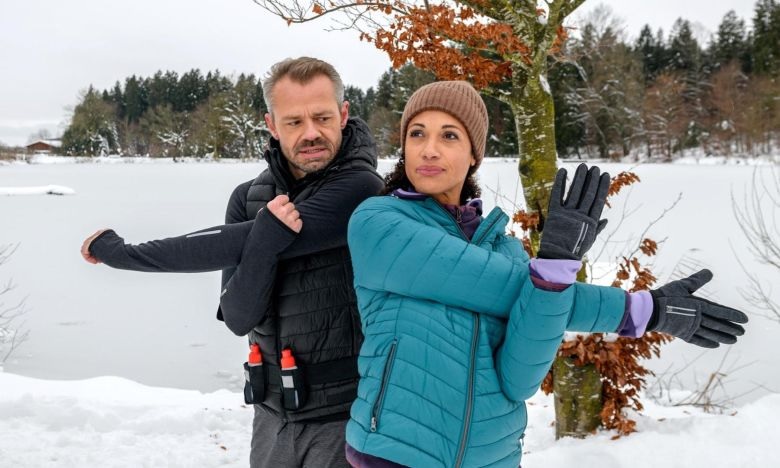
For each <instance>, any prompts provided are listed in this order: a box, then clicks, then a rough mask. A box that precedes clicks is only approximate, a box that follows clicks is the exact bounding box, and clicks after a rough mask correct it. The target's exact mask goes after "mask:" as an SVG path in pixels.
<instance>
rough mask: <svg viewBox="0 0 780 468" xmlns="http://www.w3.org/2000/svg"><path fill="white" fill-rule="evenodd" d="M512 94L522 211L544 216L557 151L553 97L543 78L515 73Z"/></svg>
mask: <svg viewBox="0 0 780 468" xmlns="http://www.w3.org/2000/svg"><path fill="white" fill-rule="evenodd" d="M514 76H515V78H513V82H514V83H513V87H514V89H515V90H516V91H515V94H514V96H512V97H511V98H510V99H509V105H510V107H511V109H512V114H513V115H514V119H515V128H516V130H517V147H518V153H519V154H518V156H519V160H520V162H519V165H518V170H519V172H520V181H521V183H522V185H523V195H524V198H525V202H526V212H528V213H541V214H542V215H543V216H547V201H548V200H549V197H550V189H551V187H552V183H553V180H554V179H555V172H556V170H557V167H556V160H557V156H558V155H557V151H556V149H555V109H554V107H553V98H552V95H551V94H550V92H549V87H547V86H546V81H545V82H544V84H543V81H542V80H543V79H544V78H543V77H541V75H537V76H530V77H529V76H524V74H523V73H517V70H516V73H515V75H514ZM531 242H532V244H533V246H534V251H536V250H538V248H539V234H538V233H536V232H534V233H533V234H532V236H531Z"/></svg>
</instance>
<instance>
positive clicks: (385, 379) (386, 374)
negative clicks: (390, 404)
mask: <svg viewBox="0 0 780 468" xmlns="http://www.w3.org/2000/svg"><path fill="white" fill-rule="evenodd" d="M397 346H398V339H394V340H393V343H392V344H391V345H390V352H389V353H388V354H387V362H385V369H384V371H382V386H381V387H380V389H379V395H378V396H377V397H376V402H374V407H373V408H372V410H371V432H376V430H377V425H379V413H380V412H381V411H382V405H383V404H384V402H385V393H386V392H387V385H388V384H389V382H390V371H391V370H392V368H393V361H394V360H395V350H396V347H397Z"/></svg>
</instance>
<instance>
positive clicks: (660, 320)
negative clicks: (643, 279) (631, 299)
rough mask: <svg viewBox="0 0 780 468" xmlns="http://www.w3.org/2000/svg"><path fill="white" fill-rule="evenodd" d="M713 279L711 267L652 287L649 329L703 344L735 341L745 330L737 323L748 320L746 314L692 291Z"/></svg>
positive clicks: (709, 345)
mask: <svg viewBox="0 0 780 468" xmlns="http://www.w3.org/2000/svg"><path fill="white" fill-rule="evenodd" d="M711 279H712V272H710V270H701V271H699V272H698V273H695V274H693V275H691V276H689V277H687V278H685V279H681V280H677V281H672V282H671V283H669V284H667V285H664V286H662V287H660V288H658V289H654V290H652V291H650V295H652V296H653V315H652V316H651V318H650V323H648V325H647V330H648V331H658V332H662V333H668V334H670V335H674V336H676V337H678V338H682V339H683V340H685V341H687V342H688V343H692V344H695V345H697V346H701V347H703V348H717V347H718V346H720V343H725V344H733V343H736V341H737V337H738V336H741V335H743V334H744V333H745V329H744V328H742V327H741V326H739V325H738V324H740V323H747V321H748V317H747V315H745V314H744V313H742V312H740V311H738V310H736V309H732V308H730V307H726V306H722V305H720V304H716V303H714V302H711V301H708V300H706V299H702V298H700V297H696V296H693V295H692V294H693V293H694V292H695V291H696V290H697V289H699V288H700V287H702V286H704V285H705V284H706V283H707V282H709V281H710V280H711Z"/></svg>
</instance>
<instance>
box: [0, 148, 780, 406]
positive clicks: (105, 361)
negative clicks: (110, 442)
mask: <svg viewBox="0 0 780 468" xmlns="http://www.w3.org/2000/svg"><path fill="white" fill-rule="evenodd" d="M390 165H391V163H390V162H387V161H384V162H382V163H381V165H380V170H381V171H387V170H388V169H389V168H390ZM567 166H568V167H573V166H574V164H567ZM601 166H602V168H603V169H606V170H608V171H610V172H611V173H612V174H613V175H614V174H615V173H617V172H619V171H621V170H625V169H628V168H630V166H628V165H621V164H601ZM264 167H265V164H264V163H236V164H227V163H224V164H217V163H198V164H195V163H192V164H173V163H162V164H73V163H69V164H41V165H11V166H0V187H22V186H43V185H52V184H53V185H60V186H65V187H70V188H72V189H74V190H75V191H76V194H75V195H70V196H45V195H26V196H2V197H0V223H1V224H0V227H1V228H0V244H16V243H18V244H19V247H18V249H17V251H16V252H15V254H14V255H13V256H12V257H11V259H10V260H9V262H8V263H7V264H5V265H3V266H2V267H0V282H2V283H5V282H6V281H7V280H8V279H9V278H12V279H13V280H14V282H15V283H16V284H17V285H18V287H17V289H16V290H15V291H13V293H12V294H11V295H10V298H8V299H6V298H3V302H5V303H6V304H8V303H11V302H13V300H14V299H18V298H21V297H23V296H27V297H28V299H27V307H28V312H27V314H26V315H25V317H24V320H25V327H26V328H27V329H29V330H30V331H31V333H30V338H29V340H28V341H27V342H26V343H25V344H24V345H23V347H21V348H20V349H19V350H18V351H17V353H16V354H14V355H13V356H12V357H11V358H10V359H9V360H8V361H7V362H6V363H5V369H6V370H7V371H8V372H12V373H16V374H21V375H27V376H31V377H39V378H47V379H82V378H86V377H94V376H102V375H116V376H121V377H125V378H129V379H132V380H135V381H137V382H141V383H144V384H148V385H155V386H167V387H177V388H186V389H198V390H201V391H212V390H215V389H218V388H228V389H231V390H234V391H235V390H238V389H239V387H240V385H241V384H242V380H241V379H242V375H241V363H242V362H243V361H244V360H245V358H246V339H245V338H243V337H236V336H234V335H233V334H232V333H230V332H229V331H228V330H227V328H226V327H225V326H224V325H223V324H222V323H221V322H218V321H217V320H216V319H215V313H216V306H217V302H218V294H219V274H218V273H208V274H191V275H186V274H148V273H134V272H126V271H118V270H112V269H110V268H107V267H105V266H93V265H89V264H87V263H86V262H84V261H83V260H82V259H81V256H80V255H79V247H80V245H81V242H82V241H83V239H84V238H85V237H86V236H87V235H89V234H91V233H92V232H94V231H95V230H96V229H98V228H103V227H111V228H114V229H116V230H117V232H118V233H119V234H120V235H122V236H124V237H125V238H126V239H127V240H128V241H129V242H133V243H138V242H142V241H145V240H150V239H154V238H161V237H168V236H171V235H178V234H183V233H186V232H189V231H193V230H196V229H200V228H205V227H208V226H213V225H217V224H221V223H222V219H223V215H224V209H225V205H226V203H227V199H228V197H229V195H230V193H231V191H232V190H233V188H234V187H235V186H236V185H237V184H239V183H241V182H243V181H246V180H249V179H251V178H254V177H255V176H256V175H257V174H258V173H259V172H260V171H261V170H262V169H263V168H264ZM632 170H633V171H634V172H636V173H637V174H638V175H639V176H640V177H641V178H642V182H641V183H639V184H637V185H635V186H634V187H633V189H631V190H630V192H625V193H623V194H621V196H620V197H619V199H617V200H615V201H614V203H613V208H612V209H611V210H608V212H607V213H606V216H607V217H609V218H610V225H609V226H608V227H607V229H606V231H605V233H604V234H602V237H603V238H604V235H605V234H606V235H607V236H608V235H609V233H610V232H611V231H612V229H613V228H615V227H617V225H618V224H621V223H620V222H619V220H620V217H621V213H624V212H625V211H626V210H628V211H630V212H632V214H631V215H630V216H629V217H628V218H626V219H625V220H623V222H622V225H621V226H620V230H619V232H618V233H617V234H615V235H614V236H612V237H611V238H610V242H609V243H608V245H607V246H606V249H605V254H604V255H602V257H601V258H600V259H599V261H601V262H612V261H613V260H614V256H615V255H618V254H619V253H625V252H626V251H627V250H628V249H627V245H628V244H626V243H624V241H629V240H631V239H632V238H633V239H634V245H635V244H636V241H637V240H638V238H637V237H636V236H639V235H640V234H641V232H642V231H643V230H644V229H645V228H646V226H647V225H648V223H650V222H651V221H652V220H654V219H656V218H657V217H658V216H659V215H661V213H662V212H663V210H664V209H665V208H667V207H669V206H671V205H672V204H673V203H674V202H675V200H676V199H677V198H678V195H679V194H682V198H681V199H680V201H679V203H678V204H677V206H676V207H675V208H674V209H673V210H672V211H671V212H669V213H668V214H667V215H666V216H665V217H664V218H663V219H661V220H660V221H659V222H658V223H657V224H655V225H654V226H653V227H652V229H651V230H650V231H649V233H648V235H649V236H650V237H651V238H654V239H656V240H661V239H664V238H666V241H665V242H664V243H663V244H662V245H661V247H660V250H659V256H658V257H656V258H655V259H654V272H655V274H656V276H658V277H659V279H660V280H661V281H662V282H663V281H666V280H667V279H668V278H669V276H670V275H671V274H672V273H673V271H674V269H675V266H676V265H677V264H678V260H679V259H681V258H683V257H685V258H686V259H688V262H687V263H695V264H699V265H702V266H706V267H708V268H710V269H712V270H713V272H714V273H715V279H714V280H713V282H711V283H710V284H709V285H708V286H707V287H706V288H705V289H704V291H703V294H704V295H706V296H707V297H709V298H710V299H712V300H715V301H719V302H723V303H726V304H729V305H732V306H735V307H738V308H743V309H745V310H746V311H747V312H750V311H749V310H748V306H747V304H746V302H745V300H744V299H743V298H742V297H741V295H740V294H739V292H738V290H737V288H745V287H747V281H746V279H745V278H744V273H743V272H742V269H741V268H740V266H739V264H738V263H737V259H736V257H739V258H740V260H741V261H742V263H743V264H745V265H746V266H748V267H749V268H752V269H753V270H754V271H756V272H757V273H758V274H760V275H762V276H763V277H764V278H765V279H766V281H767V282H770V281H771V282H773V283H775V284H780V281H778V280H780V278H778V277H777V272H776V270H775V271H773V270H771V269H769V268H766V267H763V266H761V265H759V264H758V263H757V262H756V261H755V259H753V258H752V257H751V256H750V255H749V254H748V252H747V246H746V245H745V243H744V242H743V241H742V240H741V237H742V234H741V231H740V230H739V227H738V225H737V222H736V220H735V218H734V216H733V214H732V210H731V193H732V192H733V193H734V194H736V195H738V196H741V194H742V193H744V191H745V190H747V188H748V187H749V184H750V183H751V180H752V177H753V172H754V168H753V167H747V166H741V165H735V166H734V165H730V166H722V165H702V166H695V165H649V164H648V165H641V166H637V167H633V169H632ZM755 170H758V171H759V172H760V173H764V174H765V175H769V174H770V173H771V171H772V170H771V168H770V167H767V166H764V167H759V168H758V169H755ZM480 174H481V183H482V186H483V188H484V190H483V199H484V201H485V204H486V206H487V208H488V209H490V208H491V207H492V206H495V205H496V204H498V205H500V206H502V207H504V208H511V207H512V204H513V202H512V200H516V199H519V197H520V191H519V189H518V182H517V176H516V174H517V169H516V163H515V162H513V161H499V160H488V161H486V162H485V164H483V166H482V168H481V169H480ZM496 191H499V192H500V193H501V194H502V196H501V197H499V196H497V195H496V194H495V192H496ZM626 203H627V205H626V210H624V206H623V205H624V204H626ZM600 250H601V248H600V245H599V244H597V245H596V246H595V247H594V249H593V252H598V251H600ZM685 271H688V270H685ZM774 293H775V299H776V300H778V299H780V298H778V295H780V291H778V288H777V287H776V288H775V291H774ZM747 328H748V333H747V335H746V336H745V337H744V338H743V339H742V340H741V341H740V342H739V343H738V344H737V345H735V346H732V347H731V348H730V351H729V352H728V354H727V355H726V351H727V350H728V349H729V348H722V349H719V350H716V351H711V352H707V353H705V354H703V355H702V351H701V349H700V348H696V347H693V346H691V345H688V344H686V343H683V342H675V343H672V344H671V345H667V346H666V347H664V348H663V350H662V357H661V359H658V360H654V361H652V362H651V364H650V367H651V368H652V369H655V370H656V371H658V372H663V371H669V372H672V371H671V370H680V369H683V368H685V370H684V371H681V372H680V374H679V375H678V376H677V378H676V380H678V383H680V384H681V385H683V386H687V387H689V388H690V387H692V386H695V385H697V384H702V383H703V382H704V381H706V379H707V378H708V376H709V374H710V373H711V372H713V371H715V370H717V368H718V366H719V365H720V362H721V360H723V359H724V358H725V362H726V364H725V366H724V367H723V368H722V369H721V371H723V372H727V373H728V374H729V375H728V377H727V378H726V380H727V381H728V382H729V383H728V387H727V393H728V394H729V395H730V396H731V397H737V396H739V395H740V394H742V393H743V392H748V391H751V392H750V393H748V394H747V395H745V396H744V397H741V398H740V399H748V400H752V399H754V398H756V397H758V396H760V395H763V394H764V393H766V392H767V391H772V392H780V370H778V369H780V366H779V365H778V364H780V360H778V358H776V357H774V355H770V354H771V352H770V350H771V349H772V348H773V347H774V344H775V343H776V340H777V338H778V337H779V336H780V323H777V322H774V321H770V320H767V319H764V318H761V317H758V316H756V315H754V314H751V322H750V323H749V324H748V327H747ZM689 363H692V364H691V365H690V366H687V365H688V364H689ZM686 366H687V367H686ZM738 367H739V369H737V368H738ZM665 379H670V377H665ZM759 386H763V387H765V389H758V390H757V387H759Z"/></svg>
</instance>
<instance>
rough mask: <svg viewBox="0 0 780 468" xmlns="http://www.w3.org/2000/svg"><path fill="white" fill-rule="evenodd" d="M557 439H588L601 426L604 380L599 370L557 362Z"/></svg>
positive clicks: (558, 359) (563, 359) (567, 360)
mask: <svg viewBox="0 0 780 468" xmlns="http://www.w3.org/2000/svg"><path fill="white" fill-rule="evenodd" d="M553 395H554V397H555V438H556V439H560V438H561V437H577V438H584V437H586V436H587V435H589V434H592V433H593V432H595V431H596V429H598V427H599V425H600V424H601V415H600V412H601V376H600V375H599V372H598V371H597V370H596V366H595V365H593V364H588V365H586V366H576V365H575V364H574V360H573V359H572V358H568V357H560V356H559V357H556V358H555V361H554V362H553Z"/></svg>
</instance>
